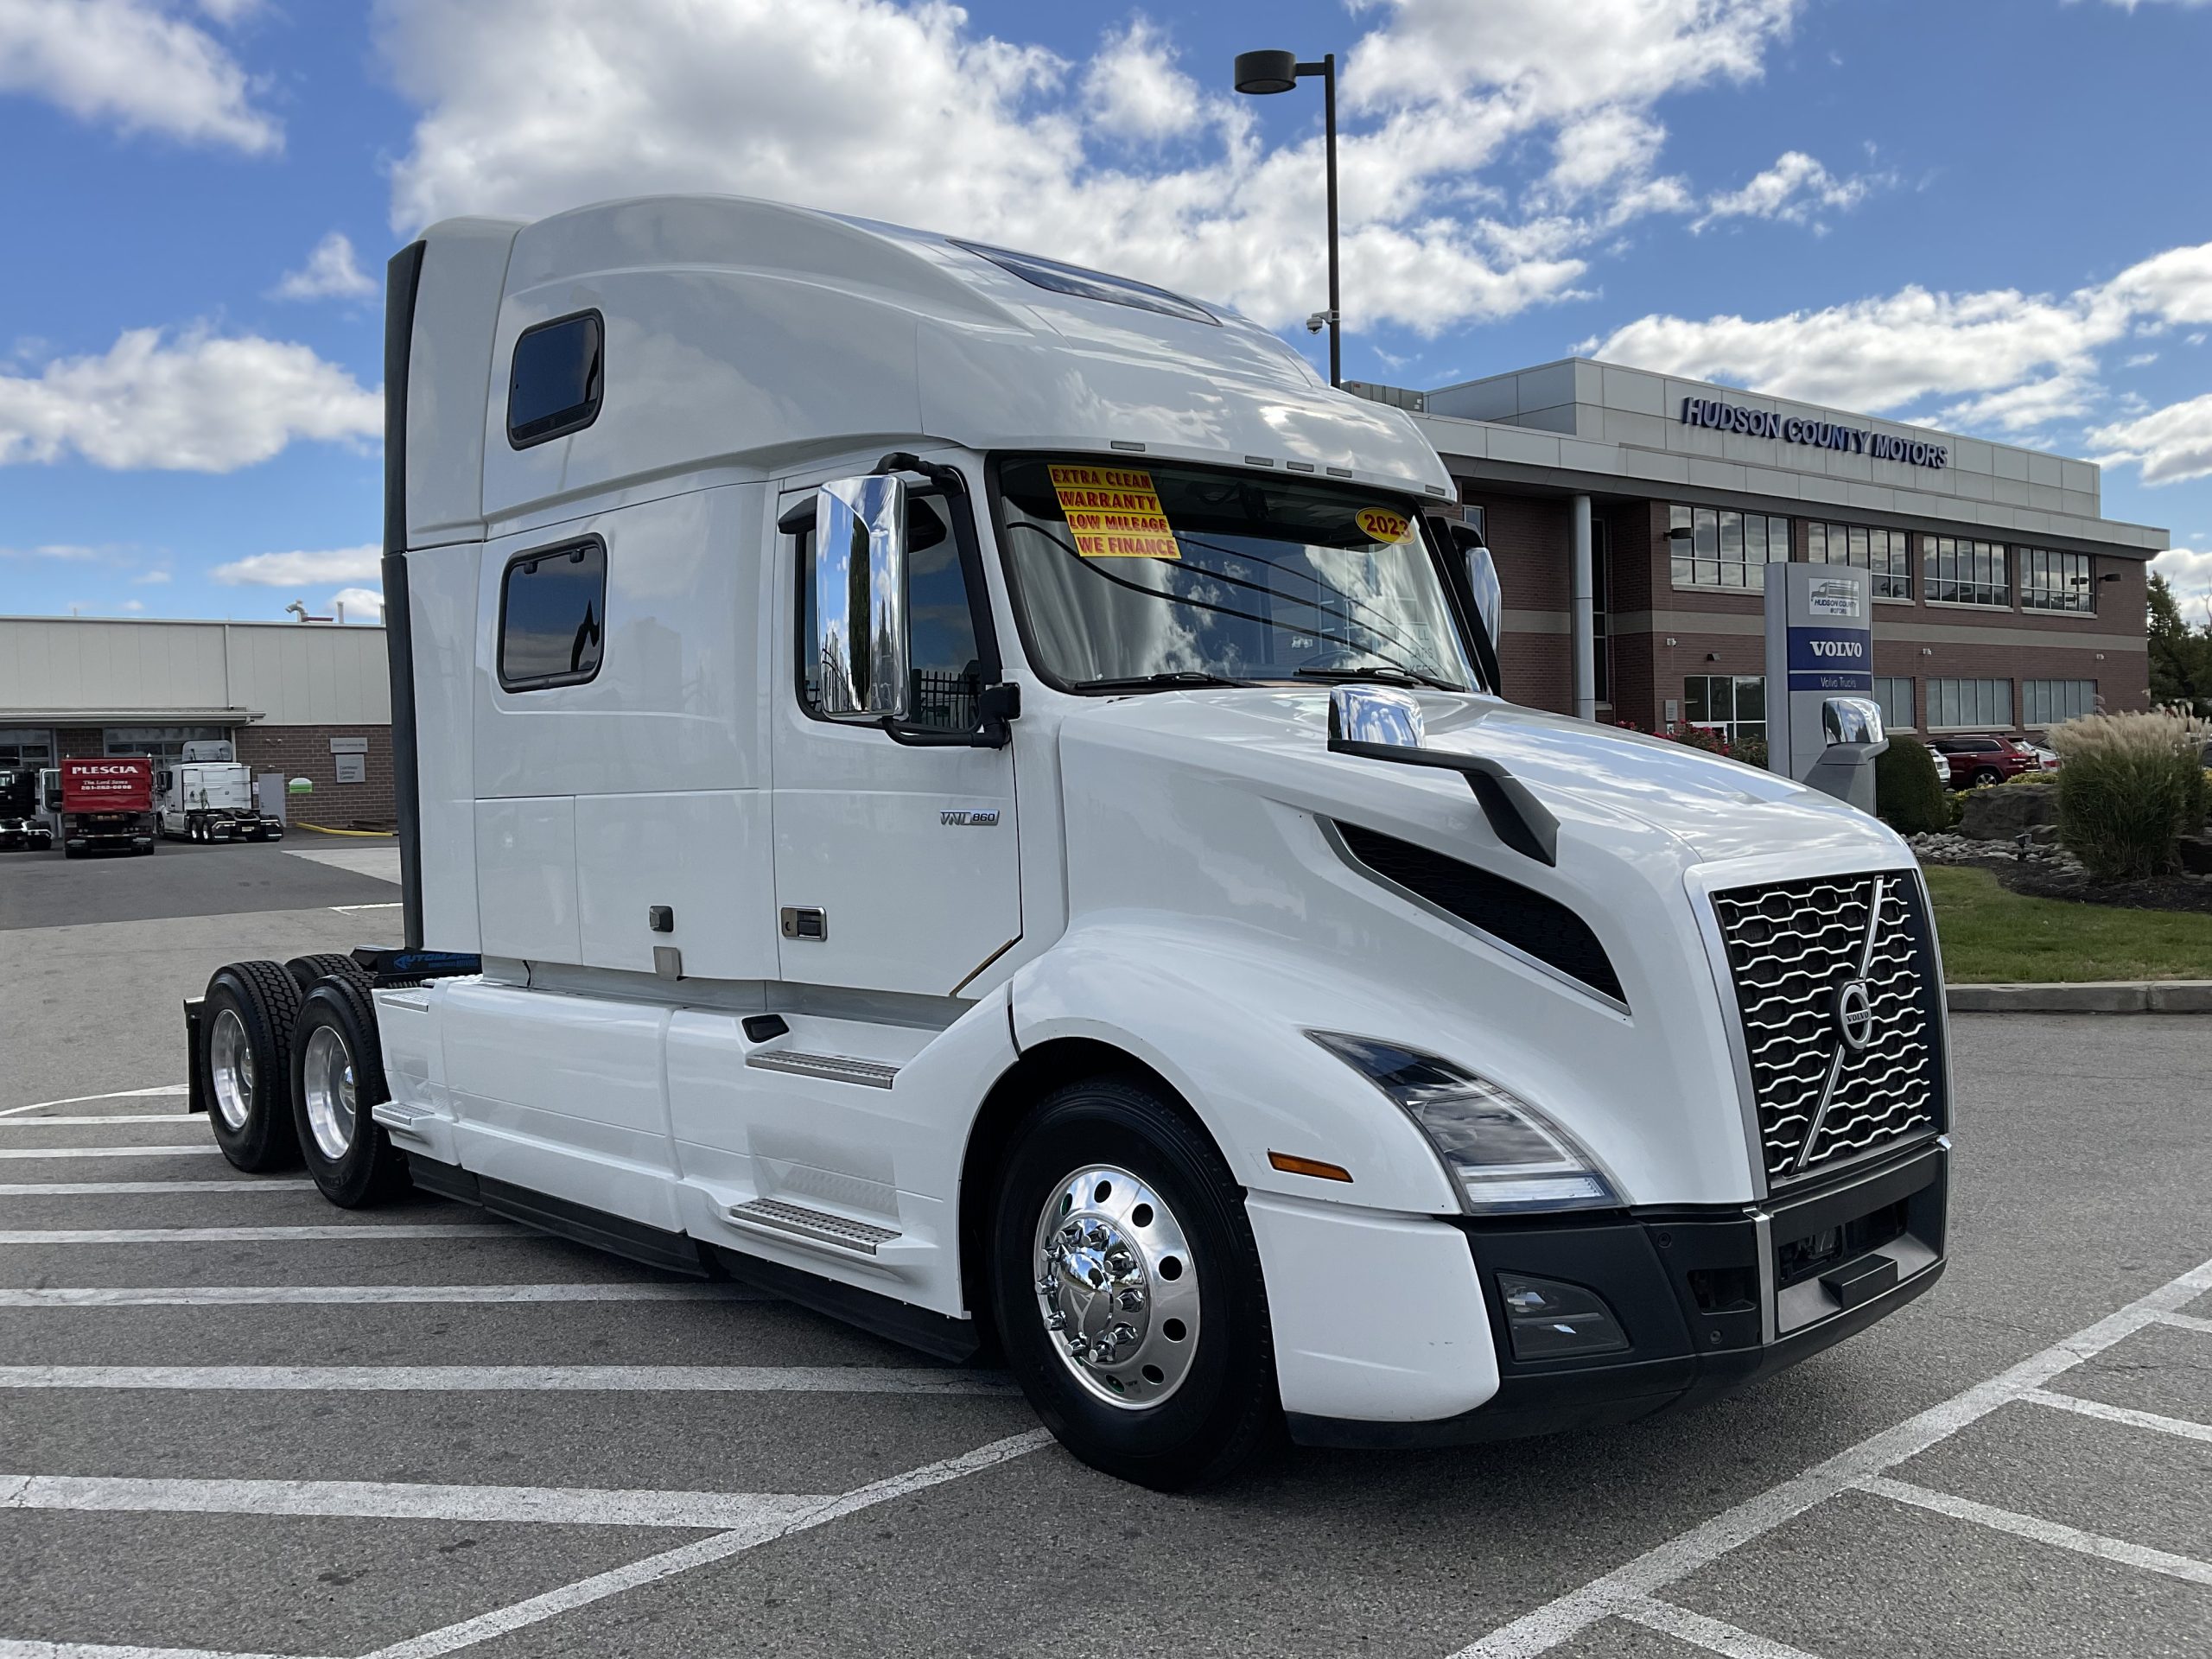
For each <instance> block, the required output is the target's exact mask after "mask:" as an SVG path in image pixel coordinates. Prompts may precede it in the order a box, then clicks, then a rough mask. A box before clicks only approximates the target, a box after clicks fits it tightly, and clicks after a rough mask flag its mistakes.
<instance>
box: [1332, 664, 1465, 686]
mask: <svg viewBox="0 0 2212 1659" xmlns="http://www.w3.org/2000/svg"><path fill="white" fill-rule="evenodd" d="M1291 672H1293V673H1294V674H1295V675H1296V676H1297V677H1299V678H1300V679H1301V680H1382V681H1384V682H1386V683H1392V684H1397V685H1427V686H1433V687H1434V688H1435V689H1436V690H1439V691H1464V690H1466V689H1467V688H1466V687H1465V686H1464V685H1454V684H1452V682H1451V681H1449V680H1446V679H1443V678H1440V677H1438V676H1436V675H1434V674H1423V673H1421V671H1419V670H1417V669H1411V668H1408V667H1406V666H1405V665H1404V664H1401V663H1377V664H1375V666H1373V667H1372V668H1298V669H1293V670H1292V671H1291Z"/></svg>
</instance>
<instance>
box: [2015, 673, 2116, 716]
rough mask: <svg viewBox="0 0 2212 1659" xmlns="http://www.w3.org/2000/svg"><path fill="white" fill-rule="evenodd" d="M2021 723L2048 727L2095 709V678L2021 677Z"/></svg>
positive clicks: (2093, 711) (2088, 713)
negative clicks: (2046, 678) (2026, 678)
mask: <svg viewBox="0 0 2212 1659" xmlns="http://www.w3.org/2000/svg"><path fill="white" fill-rule="evenodd" d="M2020 711H2021V719H2020V723H2021V724H2022V725H2023V726H2034V727H2037V728H2049V727H2052V726H2056V725H2057V724H2058V722H2059V721H2062V720H2079V719H2080V718H2081V717H2082V715H2094V714H2095V713H2096V712H2097V683H2096V682H2095V681H2094V680H2022V681H2021V682H2020Z"/></svg>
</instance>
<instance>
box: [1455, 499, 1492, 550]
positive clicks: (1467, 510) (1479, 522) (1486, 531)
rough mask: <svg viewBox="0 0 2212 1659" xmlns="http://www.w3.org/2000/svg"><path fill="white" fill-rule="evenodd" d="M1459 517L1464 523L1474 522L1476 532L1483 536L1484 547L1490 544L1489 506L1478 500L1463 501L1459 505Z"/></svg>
mask: <svg viewBox="0 0 2212 1659" xmlns="http://www.w3.org/2000/svg"><path fill="white" fill-rule="evenodd" d="M1459 518H1460V521H1461V522H1462V523H1464V524H1472V525H1473V526H1474V527H1475V534H1476V535H1478V536H1479V537H1482V538H1483V545H1484V547H1488V546H1489V545H1490V510H1489V509H1488V508H1486V507H1484V505H1482V504H1481V503H1480V502H1478V501H1466V502H1462V503H1461V504H1460V506H1459Z"/></svg>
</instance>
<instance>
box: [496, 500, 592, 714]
mask: <svg viewBox="0 0 2212 1659" xmlns="http://www.w3.org/2000/svg"><path fill="white" fill-rule="evenodd" d="M606 624H607V544H606V543H604V542H601V541H600V540H599V539H598V538H597V537H594V538H593V539H592V540H590V541H588V542H578V543H573V544H571V545H569V546H566V547H548V548H542V549H540V550H537V552H534V553H524V554H522V555H520V556H518V557H516V558H514V559H512V560H510V561H509V562H508V563H507V570H506V575H505V576H503V577H502V578H501V579H500V582H499V683H500V685H501V686H503V687H505V689H506V690H509V691H535V690H542V689H543V688H544V687H547V686H554V685H582V683H584V682H585V681H587V680H588V679H590V678H591V677H593V676H594V675H596V674H597V673H598V672H599V664H600V658H601V655H602V654H603V653H604V652H605V650H606V633H607V626H606Z"/></svg>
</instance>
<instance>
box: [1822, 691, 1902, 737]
mask: <svg viewBox="0 0 2212 1659" xmlns="http://www.w3.org/2000/svg"><path fill="white" fill-rule="evenodd" d="M1821 730H1822V731H1823V732H1824V733H1826V734H1827V746H1828V747H1830V748H1834V747H1835V746H1836V745H1837V744H1839V743H1881V742H1885V741H1887V740H1886V738H1885V735H1884V734H1883V731H1882V705H1881V704H1880V703H1878V702H1875V701H1874V700H1873V699H1872V698H1871V697H1830V698H1828V699H1827V702H1823V703H1822V704H1821Z"/></svg>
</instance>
